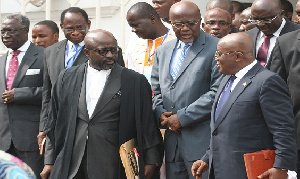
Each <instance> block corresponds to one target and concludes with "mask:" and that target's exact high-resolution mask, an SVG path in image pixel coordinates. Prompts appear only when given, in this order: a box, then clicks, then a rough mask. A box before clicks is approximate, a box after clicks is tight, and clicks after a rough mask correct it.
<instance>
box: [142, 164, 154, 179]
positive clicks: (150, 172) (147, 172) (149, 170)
mask: <svg viewBox="0 0 300 179" xmlns="http://www.w3.org/2000/svg"><path fill="white" fill-rule="evenodd" d="M144 168H145V176H146V179H151V177H152V175H153V173H154V171H155V168H156V165H155V164H153V165H145V167H144Z"/></svg>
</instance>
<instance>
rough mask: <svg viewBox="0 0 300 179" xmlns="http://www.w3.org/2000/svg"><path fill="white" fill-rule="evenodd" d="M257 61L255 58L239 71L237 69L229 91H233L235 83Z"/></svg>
mask: <svg viewBox="0 0 300 179" xmlns="http://www.w3.org/2000/svg"><path fill="white" fill-rule="evenodd" d="M256 63H257V60H254V61H253V62H252V63H250V64H249V65H247V66H245V67H244V68H242V69H241V70H240V71H238V72H237V73H236V74H235V76H236V79H235V80H234V81H233V83H232V86H231V89H230V91H233V90H234V88H235V87H236V85H237V84H238V82H239V81H240V80H241V79H242V78H243V77H244V76H245V75H246V73H248V71H249V70H250V69H251V68H252V67H253V66H254V65H255V64H256Z"/></svg>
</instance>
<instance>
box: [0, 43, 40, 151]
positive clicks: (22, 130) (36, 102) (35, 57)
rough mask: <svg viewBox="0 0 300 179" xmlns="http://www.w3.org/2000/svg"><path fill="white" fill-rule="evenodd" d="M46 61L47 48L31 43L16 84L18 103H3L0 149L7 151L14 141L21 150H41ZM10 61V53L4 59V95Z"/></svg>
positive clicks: (0, 63) (0, 70) (0, 78)
mask: <svg viewBox="0 0 300 179" xmlns="http://www.w3.org/2000/svg"><path fill="white" fill-rule="evenodd" d="M43 58H44V49H43V48H42V47H37V46H35V45H34V44H32V43H31V44H30V46H29V48H28V49H27V51H26V53H25V56H24V57H23V59H22V62H21V64H20V66H19V68H18V71H17V73H16V76H15V78H14V81H13V84H12V89H13V88H14V100H15V102H14V103H11V104H4V103H3V100H2V99H1V100H0V124H1V125H0V150H4V151H7V150H8V149H9V147H10V145H11V141H13V144H14V146H15V147H16V148H17V149H18V150H21V151H34V150H38V144H37V139H36V135H37V134H38V131H39V114H40V110H41V105H42V86H43ZM6 59H7V54H6V55H4V56H1V57H0V74H1V75H0V91H1V94H2V93H3V92H4V90H5V89H6V74H5V66H6ZM33 69H34V70H33ZM33 71H34V72H33ZM26 73H27V74H26Z"/></svg>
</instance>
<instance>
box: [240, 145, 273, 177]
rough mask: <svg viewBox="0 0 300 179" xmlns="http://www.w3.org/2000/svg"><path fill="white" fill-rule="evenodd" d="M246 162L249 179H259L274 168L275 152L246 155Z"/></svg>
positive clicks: (266, 151)
mask: <svg viewBox="0 0 300 179" xmlns="http://www.w3.org/2000/svg"><path fill="white" fill-rule="evenodd" d="M244 161H245V167H246V172H247V177H248V179H257V176H259V175H260V174H262V173H264V172H265V171H267V170H268V169H270V168H272V167H273V164H274V161H275V150H262V151H258V152H253V153H246V154H244Z"/></svg>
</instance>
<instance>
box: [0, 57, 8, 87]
mask: <svg viewBox="0 0 300 179" xmlns="http://www.w3.org/2000/svg"><path fill="white" fill-rule="evenodd" d="M6 58H7V53H6V54H5V55H3V56H1V57H0V91H1V92H2V93H3V92H4V90H6V74H5V72H6V71H5V68H6Z"/></svg>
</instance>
